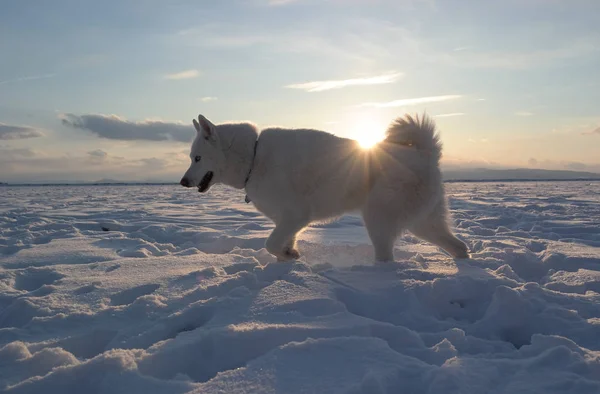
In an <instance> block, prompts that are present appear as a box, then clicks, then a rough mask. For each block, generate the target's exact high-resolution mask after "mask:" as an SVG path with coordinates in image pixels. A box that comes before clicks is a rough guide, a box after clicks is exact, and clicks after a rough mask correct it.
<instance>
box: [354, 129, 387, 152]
mask: <svg viewBox="0 0 600 394" xmlns="http://www.w3.org/2000/svg"><path fill="white" fill-rule="evenodd" d="M382 140H383V133H382V134H381V135H380V134H378V133H373V134H365V135H363V136H360V137H357V138H356V141H357V142H358V144H359V145H360V147H361V148H363V149H371V148H372V147H374V146H375V145H376V144H377V143H378V142H380V141H382Z"/></svg>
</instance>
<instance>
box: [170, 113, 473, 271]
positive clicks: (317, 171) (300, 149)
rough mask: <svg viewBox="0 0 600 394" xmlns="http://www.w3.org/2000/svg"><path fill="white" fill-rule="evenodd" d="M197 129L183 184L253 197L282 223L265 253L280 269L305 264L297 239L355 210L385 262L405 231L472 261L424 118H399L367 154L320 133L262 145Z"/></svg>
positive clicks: (221, 130) (240, 134) (215, 128)
mask: <svg viewBox="0 0 600 394" xmlns="http://www.w3.org/2000/svg"><path fill="white" fill-rule="evenodd" d="M194 125H195V126H196V129H197V130H198V134H197V136H196V139H195V141H194V143H193V145H192V151H191V154H190V157H191V158H192V165H191V166H190V168H189V169H188V170H187V172H186V173H185V175H184V178H183V179H182V184H183V185H185V186H189V187H197V186H199V183H200V182H201V179H202V178H203V177H204V175H205V174H206V173H207V172H208V171H212V172H213V173H214V175H213V177H212V180H211V182H210V185H212V184H214V183H224V184H227V185H230V186H233V187H235V188H238V189H242V188H245V189H246V193H247V195H248V197H249V198H250V200H251V201H252V203H253V204H254V205H255V207H256V208H257V209H258V210H259V211H260V212H262V213H263V214H264V215H265V216H267V217H268V218H270V219H271V220H272V221H273V222H274V223H275V229H274V230H273V232H272V233H271V235H270V236H269V238H268V239H267V242H266V248H267V250H268V251H269V252H270V253H272V254H273V255H275V256H277V257H278V258H279V259H280V260H289V259H294V258H297V257H298V256H299V253H298V251H297V250H296V236H297V234H298V233H299V232H300V231H302V229H303V228H305V227H306V226H307V225H308V224H310V223H311V222H315V221H324V220H328V219H331V218H335V217H337V216H340V215H342V214H344V213H346V212H349V211H354V210H360V211H361V212H362V215H363V219H364V222H365V226H366V228H367V230H368V233H369V236H370V238H371V241H372V242H373V247H374V249H375V258H376V260H378V261H389V260H393V247H394V241H395V240H396V238H397V236H398V235H399V234H400V233H401V232H402V231H404V230H409V231H411V232H412V233H413V234H414V235H416V236H417V237H420V238H422V239H424V240H427V241H429V242H432V243H434V244H436V245H438V246H440V247H441V248H442V249H444V250H446V251H447V252H448V253H449V254H451V255H452V256H454V257H456V258H466V257H468V252H467V247H466V245H465V244H464V243H463V242H462V241H460V240H459V239H457V238H456V237H455V236H454V235H453V234H452V232H451V230H450V228H449V226H448V210H447V206H446V199H445V195H444V189H443V185H442V180H441V175H440V170H439V159H440V156H441V144H440V142H439V138H438V136H437V134H436V132H435V125H434V123H433V121H432V120H431V119H430V118H428V117H426V116H423V117H421V118H419V117H418V116H417V117H415V118H413V117H411V116H405V117H403V118H399V119H396V120H395V121H394V122H393V123H392V124H391V125H390V127H389V129H388V131H387V137H386V139H385V140H384V141H382V142H381V143H379V144H378V145H376V146H375V147H373V148H371V149H369V150H365V149H363V148H361V147H360V146H359V145H358V143H356V142H355V141H353V140H350V139H345V138H339V137H336V136H334V135H332V134H328V133H325V132H322V131H316V130H296V129H281V128H270V129H265V130H263V131H262V132H261V133H260V137H259V133H258V130H257V128H256V127H255V126H254V125H252V124H250V123H238V124H221V125H213V124H212V123H210V122H209V121H208V120H207V119H206V118H204V117H203V116H201V115H200V116H199V117H198V122H196V121H195V120H194ZM257 138H258V144H257V149H256V155H254V145H255V142H256V139H257ZM196 156H201V160H200V161H199V162H198V163H195V161H194V158H195V157H196ZM248 174H250V178H249V180H248V182H247V184H246V183H245V182H246V177H247V176H248Z"/></svg>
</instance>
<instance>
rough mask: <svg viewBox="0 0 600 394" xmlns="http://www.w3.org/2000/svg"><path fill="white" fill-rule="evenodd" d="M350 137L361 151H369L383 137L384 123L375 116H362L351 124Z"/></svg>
mask: <svg viewBox="0 0 600 394" xmlns="http://www.w3.org/2000/svg"><path fill="white" fill-rule="evenodd" d="M351 129H352V137H353V138H354V139H355V140H356V141H357V142H358V144H359V145H360V146H361V147H362V148H363V149H369V148H372V147H373V146H375V145H376V144H377V143H378V142H381V141H382V140H383V138H384V137H385V135H384V134H385V123H384V122H382V120H381V119H379V118H378V117H376V116H373V115H366V114H365V115H363V116H360V117H359V118H358V119H356V121H355V122H353V123H352V127H351Z"/></svg>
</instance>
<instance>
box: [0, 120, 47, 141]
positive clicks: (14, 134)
mask: <svg viewBox="0 0 600 394" xmlns="http://www.w3.org/2000/svg"><path fill="white" fill-rule="evenodd" d="M43 136H44V133H43V132H42V131H41V130H38V129H36V128H34V127H29V126H15V125H9V124H4V123H0V140H22V139H26V138H37V137H43Z"/></svg>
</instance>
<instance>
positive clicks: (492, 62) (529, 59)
mask: <svg viewBox="0 0 600 394" xmlns="http://www.w3.org/2000/svg"><path fill="white" fill-rule="evenodd" d="M599 49H600V45H599V44H598V43H597V40H596V39H595V38H587V37H584V38H581V39H579V40H578V41H575V42H572V41H570V42H568V43H567V44H565V45H563V46H558V47H554V48H544V49H534V50H529V51H520V52H516V51H486V52H483V51H482V52H476V51H458V52H456V51H453V52H450V53H441V52H436V51H434V50H431V49H427V48H425V49H423V48H421V49H419V50H420V51H421V54H422V55H423V56H425V57H426V58H428V60H430V61H435V62H436V63H440V62H442V63H445V64H448V65H451V66H457V67H468V68H489V69H494V68H495V69H507V70H523V69H530V68H535V67H544V66H547V65H550V64H554V63H557V62H560V61H565V60H569V59H574V58H578V57H581V56H587V55H591V54H594V53H597V52H598V50H599Z"/></svg>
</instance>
